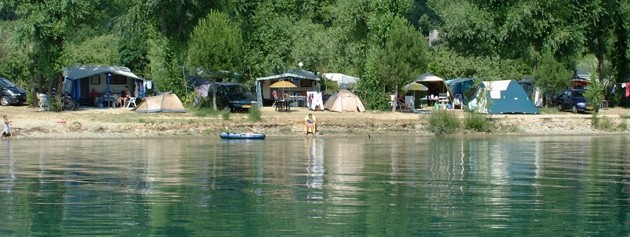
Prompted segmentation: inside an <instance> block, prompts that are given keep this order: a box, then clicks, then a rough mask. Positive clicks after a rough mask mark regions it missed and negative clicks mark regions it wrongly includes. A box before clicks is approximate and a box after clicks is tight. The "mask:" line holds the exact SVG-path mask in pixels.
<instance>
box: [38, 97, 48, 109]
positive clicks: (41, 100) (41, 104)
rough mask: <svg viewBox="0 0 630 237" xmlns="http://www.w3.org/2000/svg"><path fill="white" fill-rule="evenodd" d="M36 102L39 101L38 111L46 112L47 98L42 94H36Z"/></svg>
mask: <svg viewBox="0 0 630 237" xmlns="http://www.w3.org/2000/svg"><path fill="white" fill-rule="evenodd" d="M37 100H39V111H45V110H48V109H49V107H48V96H47V95H46V94H44V93H38V94H37Z"/></svg>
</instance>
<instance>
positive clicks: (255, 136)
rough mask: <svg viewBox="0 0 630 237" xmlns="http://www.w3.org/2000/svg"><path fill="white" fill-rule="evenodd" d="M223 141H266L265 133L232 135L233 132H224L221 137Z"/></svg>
mask: <svg viewBox="0 0 630 237" xmlns="http://www.w3.org/2000/svg"><path fill="white" fill-rule="evenodd" d="M220 137H221V139H256V140H262V139H265V137H266V136H265V134H264V133H232V132H222V133H221V135H220Z"/></svg>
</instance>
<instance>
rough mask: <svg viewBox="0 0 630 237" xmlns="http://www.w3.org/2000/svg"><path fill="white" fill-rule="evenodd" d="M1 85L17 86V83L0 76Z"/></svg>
mask: <svg viewBox="0 0 630 237" xmlns="http://www.w3.org/2000/svg"><path fill="white" fill-rule="evenodd" d="M0 85H1V86H2V87H16V85H15V84H13V82H11V81H9V80H7V79H5V78H0Z"/></svg>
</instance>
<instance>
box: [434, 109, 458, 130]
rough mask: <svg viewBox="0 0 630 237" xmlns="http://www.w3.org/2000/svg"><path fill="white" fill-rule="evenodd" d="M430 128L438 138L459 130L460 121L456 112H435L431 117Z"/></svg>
mask: <svg viewBox="0 0 630 237" xmlns="http://www.w3.org/2000/svg"><path fill="white" fill-rule="evenodd" d="M429 128H430V129H431V132H432V133H433V134H435V135H438V136H441V135H446V134H451V133H453V132H455V131H456V130H457V129H458V128H459V119H458V118H457V115H456V114H455V113H454V112H451V111H448V110H434V111H433V113H431V115H430V116H429Z"/></svg>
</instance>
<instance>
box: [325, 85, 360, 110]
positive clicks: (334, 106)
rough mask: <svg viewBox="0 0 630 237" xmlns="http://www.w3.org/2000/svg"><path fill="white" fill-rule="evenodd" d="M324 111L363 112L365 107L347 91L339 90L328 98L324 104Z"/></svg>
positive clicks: (356, 97)
mask: <svg viewBox="0 0 630 237" xmlns="http://www.w3.org/2000/svg"><path fill="white" fill-rule="evenodd" d="M324 109H327V110H330V111H335V112H363V111H365V107H363V103H362V102H361V100H360V99H359V97H358V96H356V95H355V94H353V93H352V92H350V91H349V90H339V92H337V93H335V94H334V95H333V96H331V97H330V98H328V100H327V101H326V103H325V104H324Z"/></svg>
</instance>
